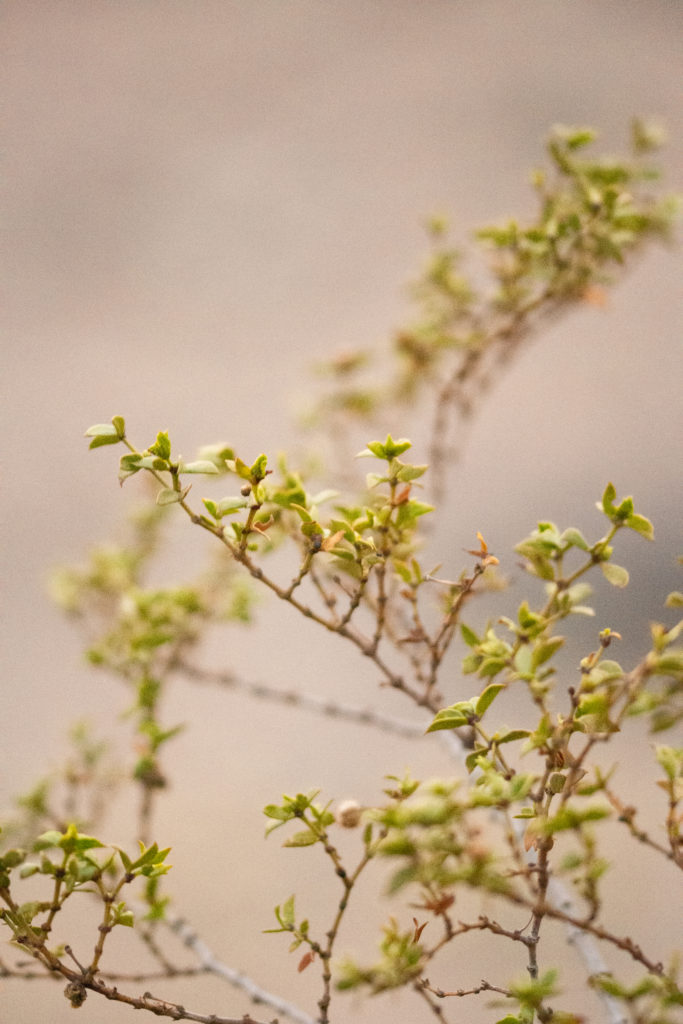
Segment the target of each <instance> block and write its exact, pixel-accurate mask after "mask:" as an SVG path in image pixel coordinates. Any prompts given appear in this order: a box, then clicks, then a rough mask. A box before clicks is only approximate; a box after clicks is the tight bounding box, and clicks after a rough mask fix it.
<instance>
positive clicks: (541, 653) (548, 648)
mask: <svg viewBox="0 0 683 1024" xmlns="http://www.w3.org/2000/svg"><path fill="white" fill-rule="evenodd" d="M563 643H564V637H563V636H551V637H548V639H547V640H541V642H540V643H538V644H536V646H535V647H534V649H533V652H532V655H531V667H532V669H533V670H534V671H535V670H536V669H537V668H539V666H540V665H543V664H544V663H545V662H546V661H548V660H549V659H550V658H552V656H553V654H554V653H555V651H558V650H559V649H560V647H562V645H563Z"/></svg>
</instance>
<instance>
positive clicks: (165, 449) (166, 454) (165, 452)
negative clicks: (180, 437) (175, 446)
mask: <svg viewBox="0 0 683 1024" xmlns="http://www.w3.org/2000/svg"><path fill="white" fill-rule="evenodd" d="M147 450H148V451H149V452H151V453H152V455H158V456H159V458H160V459H170V457H171V442H170V439H169V436H168V432H167V431H165V430H160V431H159V433H158V434H157V439H156V441H155V442H154V444H151V445H150V446H149V448H148V449H147Z"/></svg>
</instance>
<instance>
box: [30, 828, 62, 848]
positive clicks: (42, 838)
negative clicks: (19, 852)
mask: <svg viewBox="0 0 683 1024" xmlns="http://www.w3.org/2000/svg"><path fill="white" fill-rule="evenodd" d="M61 840H62V833H61V832H58V831H57V830H56V829H54V828H51V829H48V831H47V832H43V833H42V835H39V836H38V838H37V839H36V841H35V843H34V844H33V849H34V850H35V851H36V852H37V851H39V850H51V849H53V848H54V847H55V846H59V844H60V842H61Z"/></svg>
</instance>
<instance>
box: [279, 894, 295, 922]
mask: <svg viewBox="0 0 683 1024" xmlns="http://www.w3.org/2000/svg"><path fill="white" fill-rule="evenodd" d="M275 914H276V917H277V919H278V921H279V922H280V924H283V925H285V926H287V925H293V924H294V919H295V917H294V915H295V910H294V896H290V897H289V899H288V900H287V901H286V902H285V903H283V904H282V906H281V907H276V909H275Z"/></svg>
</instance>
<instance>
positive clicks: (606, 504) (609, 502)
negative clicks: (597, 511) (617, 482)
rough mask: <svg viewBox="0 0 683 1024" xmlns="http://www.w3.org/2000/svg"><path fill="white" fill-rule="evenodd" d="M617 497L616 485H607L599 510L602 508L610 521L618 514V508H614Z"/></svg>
mask: <svg viewBox="0 0 683 1024" xmlns="http://www.w3.org/2000/svg"><path fill="white" fill-rule="evenodd" d="M616 496H617V491H616V488H615V486H614V484H607V487H606V488H605V491H604V493H603V495H602V504H601V505H598V508H601V509H602V511H603V512H604V513H605V515H606V516H609V517H610V519H611V518H612V517H613V516H615V515H616V512H617V510H616V508H615V507H614V499H615V498H616Z"/></svg>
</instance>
